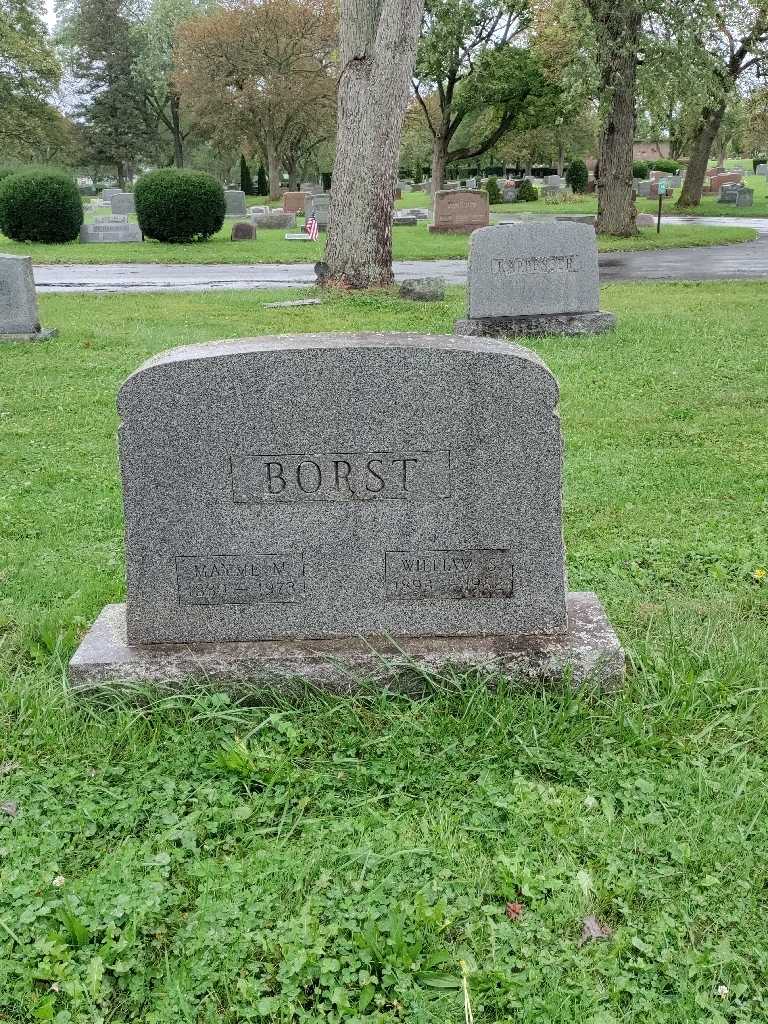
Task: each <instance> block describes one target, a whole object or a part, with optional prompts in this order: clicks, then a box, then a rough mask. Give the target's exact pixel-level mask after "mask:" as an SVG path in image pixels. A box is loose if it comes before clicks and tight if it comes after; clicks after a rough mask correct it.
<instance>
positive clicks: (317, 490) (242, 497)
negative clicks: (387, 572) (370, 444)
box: [230, 451, 451, 504]
mask: <svg viewBox="0 0 768 1024" xmlns="http://www.w3.org/2000/svg"><path fill="white" fill-rule="evenodd" d="M230 466H231V471H232V497H233V499H234V500H235V502H239V503H244V504H248V503H251V502H260V501H274V502H280V501H288V502H296V501H377V500H384V501H386V500H389V501H434V500H436V499H440V498H447V497H448V496H449V495H450V493H451V481H450V453H449V452H447V451H437V452H429V451H419V452H415V451H398V452H332V453H328V452H325V453H323V454H306V455H305V454H301V455H297V454H289V455H284V454H274V455H273V454H269V455H231V456H230Z"/></svg>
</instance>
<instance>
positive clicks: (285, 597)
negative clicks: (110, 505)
mask: <svg viewBox="0 0 768 1024" xmlns="http://www.w3.org/2000/svg"><path fill="white" fill-rule="evenodd" d="M176 580H177V584H178V591H179V604H180V605H181V606H182V607H186V606H189V605H225V604H258V603H260V602H261V601H277V602H280V603H285V602H291V601H298V600H300V599H301V598H302V597H303V596H304V558H303V555H301V554H298V555H296V554H281V553H277V554H268V553H263V552H258V553H255V554H248V555H177V556H176Z"/></svg>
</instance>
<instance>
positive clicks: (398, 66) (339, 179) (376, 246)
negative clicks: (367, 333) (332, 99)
mask: <svg viewBox="0 0 768 1024" xmlns="http://www.w3.org/2000/svg"><path fill="white" fill-rule="evenodd" d="M423 10H424V0H341V11H340V33H339V34H340V49H341V72H340V75H339V81H338V86H337V118H338V129H337V137H336V158H335V160H334V165H333V178H332V182H333V184H332V188H331V201H330V209H329V223H328V241H327V244H326V247H325V259H326V262H327V264H328V269H327V276H326V280H327V281H328V282H329V283H335V284H339V285H343V286H346V287H351V288H377V287H384V286H386V285H389V284H391V283H392V210H393V207H394V196H395V186H396V184H397V170H398V160H399V155H400V136H401V133H402V128H403V119H404V117H405V110H406V106H407V103H408V91H409V90H408V86H409V82H410V78H411V73H412V72H413V66H414V63H415V61H416V44H417V42H418V37H419V28H420V26H421V17H422V13H423Z"/></svg>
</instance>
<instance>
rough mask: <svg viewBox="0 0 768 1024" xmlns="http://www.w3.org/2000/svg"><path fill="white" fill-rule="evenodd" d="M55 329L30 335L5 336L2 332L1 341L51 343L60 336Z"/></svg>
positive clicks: (0, 333)
mask: <svg viewBox="0 0 768 1024" xmlns="http://www.w3.org/2000/svg"><path fill="white" fill-rule="evenodd" d="M58 333H59V332H58V331H57V330H56V328H55V327H52V328H51V329H50V330H47V331H34V332H33V333H30V334H3V333H2V332H1V331H0V341H50V339H51V338H55V337H57V335H58Z"/></svg>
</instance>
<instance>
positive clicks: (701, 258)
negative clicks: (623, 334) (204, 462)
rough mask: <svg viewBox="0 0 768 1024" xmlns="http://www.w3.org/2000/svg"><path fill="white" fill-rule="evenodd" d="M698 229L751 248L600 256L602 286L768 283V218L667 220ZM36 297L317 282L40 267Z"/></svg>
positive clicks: (254, 274)
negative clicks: (749, 233) (740, 232)
mask: <svg viewBox="0 0 768 1024" xmlns="http://www.w3.org/2000/svg"><path fill="white" fill-rule="evenodd" d="M665 223H667V224H702V225H711V226H714V227H718V226H720V227H722V226H742V227H753V228H755V229H756V230H757V231H759V232H760V236H759V237H758V238H757V239H756V240H755V241H754V242H742V243H740V244H737V245H719V246H703V247H701V248H691V249H661V250H656V251H646V252H615V253H601V254H600V281H601V283H604V284H606V283H609V282H612V281H716V280H733V279H739V278H742V279H748V278H768V219H766V218H747V217H739V218H738V219H737V218H727V219H726V218H721V217H666V218H664V220H663V221H662V231H663V230H664V224H665ZM394 271H395V277H396V279H397V280H399V281H403V280H406V279H408V278H414V277H442V278H443V279H444V280H445V281H446V283H447V284H464V283H465V282H466V280H467V264H466V261H465V260H409V261H405V262H395V264H394ZM34 274H35V283H36V284H37V287H38V290H39V291H41V292H60V293H68V292H163V291H182V292H195V291H209V290H221V289H233V288H244V289H251V288H302V287H306V286H308V285H313V284H314V283H315V273H314V269H313V266H312V264H311V263H288V264H286V263H283V264H280V263H246V264H230V265H226V264H215V265H208V264H200V265H193V264H178V265H172V264H162V263H113V264H95V265H90V266H89V265H85V264H78V265H64V264H45V265H40V266H36V267H35V268H34Z"/></svg>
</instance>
